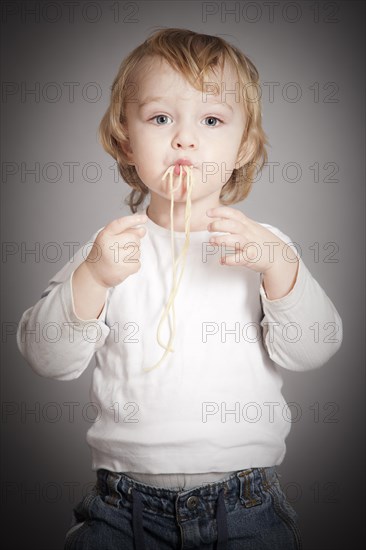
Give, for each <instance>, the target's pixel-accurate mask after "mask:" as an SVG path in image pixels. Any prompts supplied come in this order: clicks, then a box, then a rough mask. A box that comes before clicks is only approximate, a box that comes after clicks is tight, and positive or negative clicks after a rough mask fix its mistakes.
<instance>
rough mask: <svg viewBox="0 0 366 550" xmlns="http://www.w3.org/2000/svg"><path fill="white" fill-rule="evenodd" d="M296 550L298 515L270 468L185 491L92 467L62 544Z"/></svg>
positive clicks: (96, 548) (126, 549) (73, 549)
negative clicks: (92, 479)
mask: <svg viewBox="0 0 366 550" xmlns="http://www.w3.org/2000/svg"><path fill="white" fill-rule="evenodd" d="M188 548H196V549H202V550H218V549H220V550H222V549H225V550H300V549H301V548H302V545H301V538H300V533H299V530H298V526H297V514H296V512H295V510H294V509H293V508H292V506H291V505H290V504H289V502H288V500H287V499H286V496H285V494H284V493H283V491H282V489H281V486H280V482H279V479H278V475H277V472H276V469H275V467H274V466H273V467H269V468H253V469H248V470H241V471H238V472H235V473H234V474H232V475H231V476H230V477H228V478H227V479H226V480H222V481H219V482H216V483H208V484H204V485H201V486H198V487H195V488H193V489H190V490H186V491H176V490H170V489H161V488H159V487H153V486H151V485H144V484H142V483H139V482H137V481H134V480H132V479H131V478H129V477H128V476H127V475H125V474H122V473H116V472H110V471H108V470H105V469H99V470H98V471H97V482H96V484H95V486H94V488H93V490H92V491H91V492H90V493H88V494H87V495H86V496H85V497H84V498H83V499H82V500H81V502H79V503H78V504H77V505H76V506H75V507H74V509H73V520H72V524H71V527H70V529H69V531H68V533H67V535H66V540H65V546H64V550H116V549H121V550H140V549H145V550H168V549H169V550H185V549H188Z"/></svg>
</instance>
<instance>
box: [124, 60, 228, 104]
mask: <svg viewBox="0 0 366 550" xmlns="http://www.w3.org/2000/svg"><path fill="white" fill-rule="evenodd" d="M135 82H136V89H137V96H138V102H139V103H140V104H141V103H145V102H146V100H147V99H149V98H151V97H156V96H163V97H177V96H179V97H181V98H182V99H199V100H201V101H202V98H204V100H209V99H210V98H215V99H216V100H219V101H220V98H221V95H222V93H223V91H225V90H226V91H228V90H234V89H235V86H236V85H237V83H238V75H237V73H236V71H235V69H234V68H233V67H232V65H231V64H230V63H225V65H224V69H223V70H221V67H220V66H217V67H215V70H214V71H213V70H211V71H210V72H209V73H208V74H207V75H206V76H205V77H204V79H203V83H201V82H199V81H198V83H197V87H194V86H193V85H192V84H191V83H190V82H189V80H188V78H187V77H186V76H185V75H184V74H183V73H180V72H178V71H176V70H175V69H173V68H172V67H171V66H170V65H169V63H168V62H167V61H165V59H163V58H160V57H159V58H158V57H154V58H150V59H149V60H147V59H146V60H144V62H143V63H142V65H141V66H140V68H139V70H138V72H137V74H136V79H135ZM230 95H231V94H224V96H225V99H224V101H227V100H228V99H229V98H230Z"/></svg>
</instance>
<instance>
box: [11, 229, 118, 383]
mask: <svg viewBox="0 0 366 550" xmlns="http://www.w3.org/2000/svg"><path fill="white" fill-rule="evenodd" d="M101 229H103V228H101ZM101 229H99V230H98V231H97V232H96V233H95V234H94V235H93V236H92V237H91V239H90V240H89V241H88V242H87V243H86V244H85V245H84V246H86V245H87V244H89V243H93V242H94V240H95V238H96V236H97V235H98V233H99V232H100V231H101ZM83 252H84V247H81V248H80V249H79V250H78V251H77V252H76V254H75V255H74V256H73V258H72V259H71V260H70V261H69V262H68V263H67V264H66V265H65V266H64V267H63V268H62V269H61V270H60V271H58V273H56V275H55V276H54V277H53V278H52V279H51V280H50V281H49V284H48V286H47V288H46V289H45V290H44V291H43V292H42V295H41V298H40V300H38V302H37V303H36V304H35V305H34V306H32V307H30V308H29V309H27V310H26V311H25V312H24V313H23V315H22V317H21V319H20V321H19V324H18V329H17V336H16V338H17V345H18V348H19V351H20V352H21V354H22V355H23V357H24V358H25V359H26V361H27V363H28V364H29V365H30V366H31V368H32V369H33V370H34V372H36V373H37V374H38V375H40V376H45V377H48V378H55V379H56V380H72V379H74V378H78V377H79V376H80V375H81V374H82V372H83V371H84V370H85V369H86V368H87V366H88V365H89V362H90V360H91V358H92V356H93V355H94V353H95V351H96V350H97V349H98V348H100V347H101V346H103V344H104V342H105V340H106V338H107V336H108V334H109V332H110V328H109V327H108V326H107V325H106V323H105V317H106V310H107V303H108V297H109V290H108V292H107V295H106V302H105V304H104V307H103V310H102V311H101V313H100V315H99V317H98V318H96V319H88V320H83V319H80V318H79V317H78V316H77V315H76V313H75V307H74V300H73V293H72V278H73V274H74V271H75V270H76V269H77V268H78V267H79V265H80V264H81V263H82V262H83V261H84V260H85V258H84V255H83Z"/></svg>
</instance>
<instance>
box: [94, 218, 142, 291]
mask: <svg viewBox="0 0 366 550" xmlns="http://www.w3.org/2000/svg"><path fill="white" fill-rule="evenodd" d="M147 219H148V217H147V216H146V215H145V214H133V215H131V216H124V217H122V218H117V219H116V220H113V221H111V222H110V223H109V224H108V225H106V226H105V227H104V228H103V229H102V230H101V231H100V232H99V233H98V235H97V237H96V239H95V241H94V243H93V246H92V249H91V250H90V253H89V254H88V257H87V258H86V260H85V262H86V265H87V266H88V268H89V270H90V271H91V273H92V276H93V278H94V280H95V281H96V282H97V283H98V284H100V285H101V286H103V287H105V288H110V287H113V286H116V285H118V284H120V283H122V282H123V281H124V280H125V279H126V278H127V277H129V276H130V275H132V274H133V273H136V272H137V271H138V270H139V269H140V267H141V264H140V239H141V238H142V237H144V236H145V235H146V228H145V227H135V226H137V225H143V224H145V223H146V221H147Z"/></svg>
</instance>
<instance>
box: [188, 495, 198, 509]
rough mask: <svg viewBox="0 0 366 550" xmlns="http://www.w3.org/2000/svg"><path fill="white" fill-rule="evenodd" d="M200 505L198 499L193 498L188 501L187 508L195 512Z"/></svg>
mask: <svg viewBox="0 0 366 550" xmlns="http://www.w3.org/2000/svg"><path fill="white" fill-rule="evenodd" d="M197 505H198V497H195V496H191V497H189V498H188V500H187V506H188V508H189V509H190V510H194V509H195V508H197Z"/></svg>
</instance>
